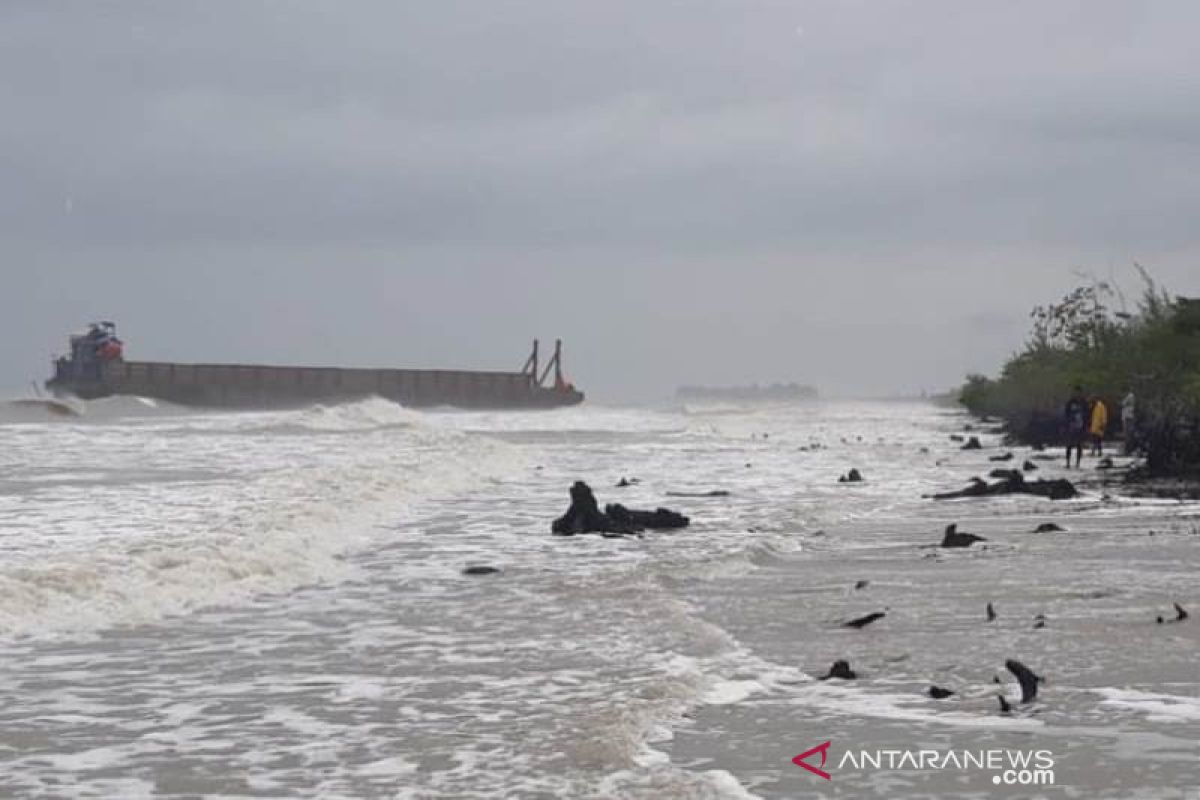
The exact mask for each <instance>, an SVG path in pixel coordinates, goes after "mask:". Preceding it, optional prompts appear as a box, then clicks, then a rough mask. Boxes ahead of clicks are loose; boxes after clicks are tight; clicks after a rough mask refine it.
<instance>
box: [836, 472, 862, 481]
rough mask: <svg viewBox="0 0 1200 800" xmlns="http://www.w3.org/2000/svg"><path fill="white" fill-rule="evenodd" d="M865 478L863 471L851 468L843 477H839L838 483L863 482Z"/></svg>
mask: <svg viewBox="0 0 1200 800" xmlns="http://www.w3.org/2000/svg"><path fill="white" fill-rule="evenodd" d="M862 479H863V476H862V473H861V472H859V471H858V470H857V469H851V470H850V471H849V472H847V473H846V474H845V475H843V476H842V477H840V478H838V483H861V482H862Z"/></svg>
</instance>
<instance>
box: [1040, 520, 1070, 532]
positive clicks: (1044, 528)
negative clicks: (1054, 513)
mask: <svg viewBox="0 0 1200 800" xmlns="http://www.w3.org/2000/svg"><path fill="white" fill-rule="evenodd" d="M1065 530H1066V528H1064V527H1062V526H1061V525H1055V524H1054V523H1053V522H1043V523H1042V524H1041V525H1038V526H1037V527H1036V528H1034V529H1033V532H1034V533H1058V532H1060V531H1065Z"/></svg>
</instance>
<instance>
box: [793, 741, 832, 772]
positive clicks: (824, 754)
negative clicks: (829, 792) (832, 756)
mask: <svg viewBox="0 0 1200 800" xmlns="http://www.w3.org/2000/svg"><path fill="white" fill-rule="evenodd" d="M832 744H833V742H826V743H825V744H823V745H819V746H817V747H814V748H813V749H812V750H809V751H808V752H807V753H801V754H800V755H798V756H796V757H795V758H793V759H792V763H793V764H795V765H796V766H797V767H803V768H804V769H806V770H808V771H809V772H811V773H812V774H813V775H817V776H819V777H821V778H824V779H825V780H827V781H830V780H833V776H832V775H830V774H829V773H828V772H826V771H825V770H823V769H817V768H816V767H814V766H813V765H812V764H809V763H807V762H806V761H805V759H807V758H812V757H813V756H815V755H816V754H817V753H820V754H821V766H822V767H824V766H825V760H826V759H827V758H828V757H829V748H830V746H831V745H832Z"/></svg>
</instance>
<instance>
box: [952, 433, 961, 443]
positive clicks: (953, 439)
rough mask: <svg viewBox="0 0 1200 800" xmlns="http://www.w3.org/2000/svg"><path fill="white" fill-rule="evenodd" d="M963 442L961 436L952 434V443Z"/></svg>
mask: <svg viewBox="0 0 1200 800" xmlns="http://www.w3.org/2000/svg"><path fill="white" fill-rule="evenodd" d="M962 440H963V437H962V436H960V435H959V434H957V433H952V434H950V441H952V442H961V441H962Z"/></svg>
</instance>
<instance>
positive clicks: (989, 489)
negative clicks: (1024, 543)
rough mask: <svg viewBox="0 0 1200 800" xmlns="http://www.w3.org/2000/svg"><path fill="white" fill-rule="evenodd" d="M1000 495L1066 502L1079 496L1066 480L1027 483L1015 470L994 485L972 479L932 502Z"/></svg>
mask: <svg viewBox="0 0 1200 800" xmlns="http://www.w3.org/2000/svg"><path fill="white" fill-rule="evenodd" d="M1002 494H1032V495H1037V496H1038V497H1046V498H1049V499H1051V500H1066V499H1068V498H1071V497H1077V496H1078V495H1079V492H1078V490H1076V488H1075V485H1074V484H1072V483H1071V482H1070V481H1069V480H1067V479H1066V478H1054V479H1053V480H1044V479H1041V478H1039V479H1038V480H1036V481H1027V480H1025V476H1023V475H1021V474H1020V473H1019V472H1016V470H1013V474H1010V475H1009V477H1008V478H1006V479H1004V480H1002V481H998V482H996V483H988V482H987V481H985V480H983V479H982V478H972V479H971V485H970V486H968V487H967V488H965V489H959V490H958V491H954V492H942V493H940V494H935V495H933V499H934V500H953V499H955V498H959V497H990V496H994V495H1002Z"/></svg>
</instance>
